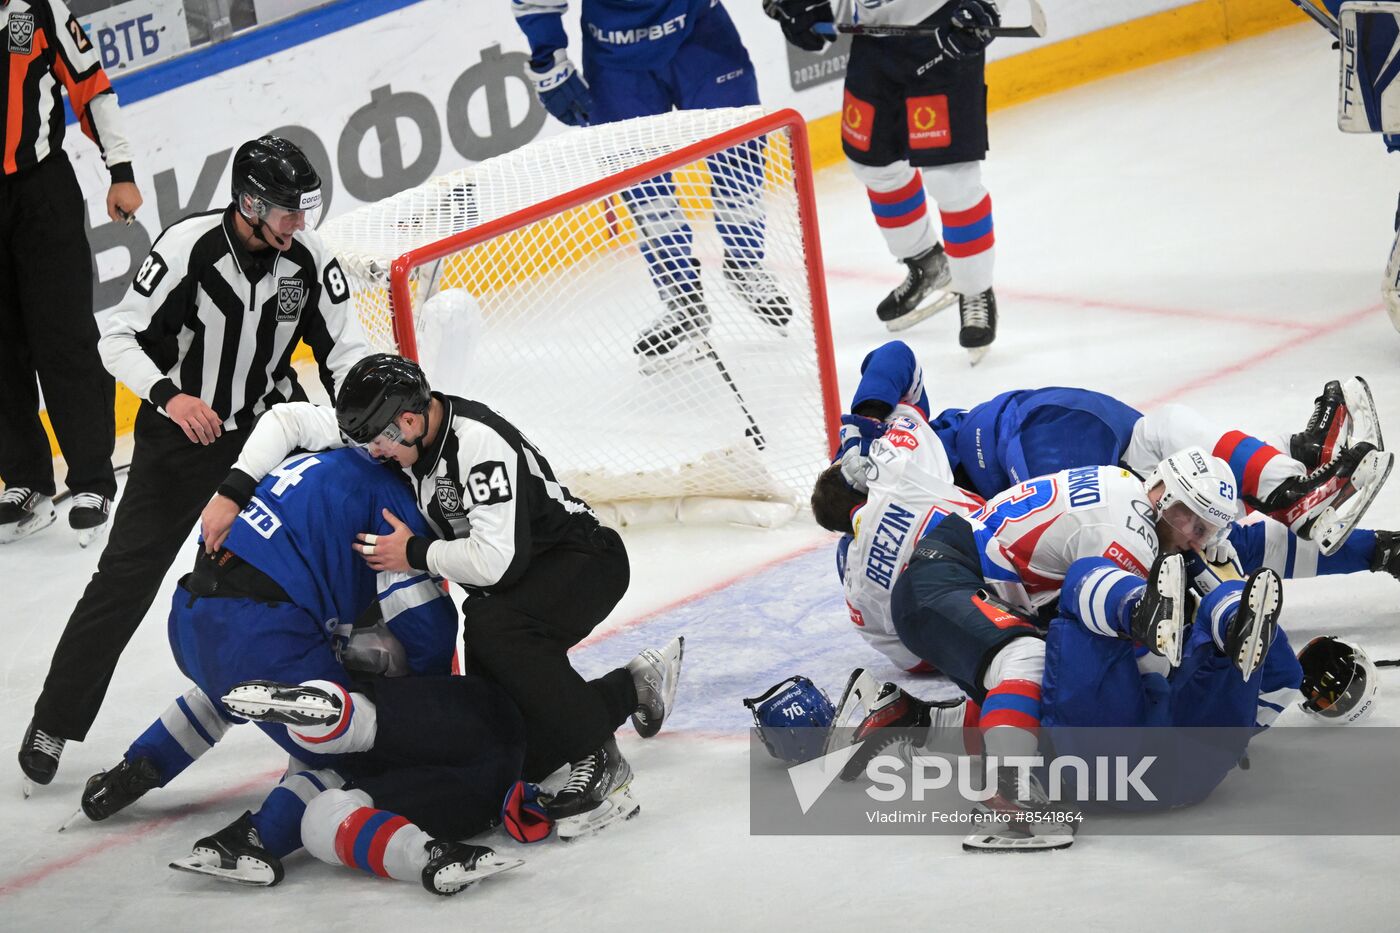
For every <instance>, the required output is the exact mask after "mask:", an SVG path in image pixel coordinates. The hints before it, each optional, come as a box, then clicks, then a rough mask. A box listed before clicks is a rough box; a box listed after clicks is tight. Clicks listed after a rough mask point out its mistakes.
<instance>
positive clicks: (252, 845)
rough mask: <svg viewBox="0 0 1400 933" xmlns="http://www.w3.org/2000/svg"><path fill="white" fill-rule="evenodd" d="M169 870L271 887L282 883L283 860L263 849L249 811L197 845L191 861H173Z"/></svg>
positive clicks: (190, 858) (186, 859)
mask: <svg viewBox="0 0 1400 933" xmlns="http://www.w3.org/2000/svg"><path fill="white" fill-rule="evenodd" d="M170 867H171V868H173V869H175V870H176V871H187V872H190V873H192V874H196V875H208V876H209V877H211V878H218V879H219V880H220V881H232V882H233V883H234V884H248V885H256V886H259V887H272V886H273V885H274V884H277V883H278V882H279V881H281V880H282V860H281V859H279V858H278V857H277V856H275V855H273V854H272V853H271V852H269V851H267V850H266V849H264V848H263V844H262V839H260V838H259V837H258V831H257V829H256V828H255V827H254V826H253V814H251V813H248V812H246V811H245V812H244V814H243V815H242V816H240V817H239V818H238V819H236V820H234V821H233V822H232V823H230V824H229V825H228V826H225V827H224V828H223V829H221V830H219V831H218V832H217V833H215V834H214V835H212V836H205V837H204V838H203V839H201V840H199V841H198V842H196V843H195V844H194V853H193V854H192V855H190V856H189V858H184V859H180V860H179V861H178V862H171V863H170Z"/></svg>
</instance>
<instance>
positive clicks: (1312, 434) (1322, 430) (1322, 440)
mask: <svg viewBox="0 0 1400 933" xmlns="http://www.w3.org/2000/svg"><path fill="white" fill-rule="evenodd" d="M1350 426H1351V419H1350V418H1348V417H1347V405H1346V399H1345V398H1344V397H1343V396H1342V384H1341V383H1340V382H1339V381H1337V380H1336V379H1333V380H1332V381H1331V382H1328V383H1327V384H1326V385H1325V386H1323V387H1322V394H1321V395H1319V396H1318V397H1317V398H1316V399H1314V400H1313V411H1312V417H1310V418H1309V419H1308V426H1307V427H1306V428H1304V429H1303V431H1302V433H1300V434H1294V435H1293V436H1292V437H1290V438H1289V439H1288V452H1289V453H1290V454H1291V455H1292V456H1293V459H1294V460H1297V461H1298V462H1299V463H1301V464H1303V466H1305V467H1307V468H1308V470H1310V471H1311V470H1316V469H1317V468H1318V467H1319V466H1321V465H1322V464H1324V463H1327V462H1329V461H1330V460H1331V459H1332V458H1333V457H1335V456H1336V455H1337V451H1338V450H1339V449H1340V448H1341V447H1342V446H1343V445H1345V444H1346V440H1347V435H1348V434H1349V433H1350Z"/></svg>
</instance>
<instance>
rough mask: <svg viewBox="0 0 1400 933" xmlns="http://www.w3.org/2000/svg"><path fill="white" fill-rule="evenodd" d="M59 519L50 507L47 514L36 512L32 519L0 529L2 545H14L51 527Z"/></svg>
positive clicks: (0, 542)
mask: <svg viewBox="0 0 1400 933" xmlns="http://www.w3.org/2000/svg"><path fill="white" fill-rule="evenodd" d="M57 518H58V513H57V512H55V511H54V509H53V506H52V505H50V506H49V508H48V511H47V512H36V513H34V516H33V517H32V518H29V519H26V520H24V521H20V522H13V523H11V524H9V525H5V526H3V527H0V544H13V543H14V542H16V541H22V540H23V539H25V538H27V537H29V536H30V535H33V534H38V533H39V532H41V531H43V530H44V529H45V528H47V527H49V526H50V525H52V524H53V523H54V521H55V520H56V519H57Z"/></svg>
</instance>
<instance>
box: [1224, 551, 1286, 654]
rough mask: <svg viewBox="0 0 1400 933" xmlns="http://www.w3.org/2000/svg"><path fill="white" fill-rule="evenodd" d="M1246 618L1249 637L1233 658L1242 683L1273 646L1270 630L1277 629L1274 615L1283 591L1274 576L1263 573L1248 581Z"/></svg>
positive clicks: (1275, 575)
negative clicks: (1247, 618)
mask: <svg viewBox="0 0 1400 933" xmlns="http://www.w3.org/2000/svg"><path fill="white" fill-rule="evenodd" d="M1245 598H1246V600H1247V604H1248V608H1249V612H1250V617H1251V620H1252V622H1253V624H1252V625H1251V626H1250V632H1249V637H1248V638H1246V639H1245V642H1244V644H1243V645H1242V646H1241V647H1240V651H1239V654H1237V655H1236V656H1235V666H1236V667H1238V668H1239V670H1240V676H1241V677H1243V678H1244V679H1245V680H1249V678H1251V677H1253V676H1254V672H1255V671H1257V670H1258V669H1259V665H1260V664H1263V663H1264V655H1266V654H1268V652H1269V648H1270V646H1272V645H1273V641H1274V631H1275V630H1276V629H1277V628H1278V613H1279V609H1280V608H1281V607H1282V603H1283V590H1282V586H1281V584H1280V581H1279V578H1278V575H1277V574H1275V573H1272V572H1270V571H1264V572H1261V573H1259V574H1258V575H1256V576H1255V577H1254V579H1253V580H1251V581H1250V582H1249V585H1248V588H1247V590H1246V591H1245Z"/></svg>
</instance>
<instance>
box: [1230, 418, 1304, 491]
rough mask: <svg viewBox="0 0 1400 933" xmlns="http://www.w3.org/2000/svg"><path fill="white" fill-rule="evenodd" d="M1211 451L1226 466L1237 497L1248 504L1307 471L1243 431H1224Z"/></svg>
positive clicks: (1278, 451)
mask: <svg viewBox="0 0 1400 933" xmlns="http://www.w3.org/2000/svg"><path fill="white" fill-rule="evenodd" d="M1211 453H1212V454H1213V455H1214V456H1216V457H1219V458H1220V459H1221V460H1224V461H1225V462H1226V463H1228V464H1229V465H1230V472H1231V473H1233V474H1235V482H1236V484H1238V489H1239V494H1240V498H1242V499H1244V500H1245V501H1246V502H1249V503H1250V504H1251V505H1252V506H1253V505H1254V503H1262V502H1264V501H1265V500H1266V499H1268V498H1269V496H1271V495H1272V494H1273V492H1274V490H1276V489H1278V487H1279V485H1280V484H1281V483H1283V482H1284V481H1285V480H1288V479H1292V478H1294V477H1299V476H1304V475H1306V474H1307V472H1308V470H1307V467H1305V466H1304V465H1303V464H1302V463H1299V462H1298V461H1297V460H1294V459H1293V458H1292V457H1290V456H1288V455H1287V454H1285V453H1284V452H1283V451H1281V450H1279V449H1278V448H1277V447H1273V446H1270V445H1269V444H1266V443H1264V442H1263V441H1261V440H1260V439H1259V438H1257V437H1252V436H1250V435H1248V434H1245V433H1244V432H1243V431H1229V432H1226V433H1225V434H1224V435H1223V436H1222V437H1221V438H1220V440H1218V441H1216V442H1215V449H1214V450H1213V451H1211Z"/></svg>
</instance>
